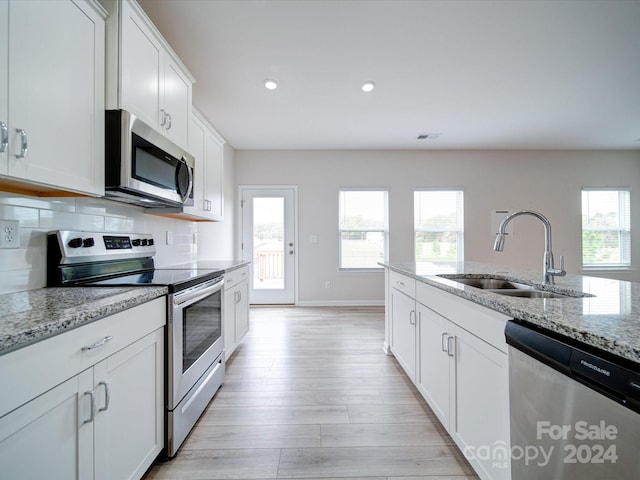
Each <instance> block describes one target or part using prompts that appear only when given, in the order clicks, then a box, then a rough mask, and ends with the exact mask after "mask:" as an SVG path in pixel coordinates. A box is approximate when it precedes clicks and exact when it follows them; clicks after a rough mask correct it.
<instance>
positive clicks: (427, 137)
mask: <svg viewBox="0 0 640 480" xmlns="http://www.w3.org/2000/svg"><path fill="white" fill-rule="evenodd" d="M440 135H442V134H441V133H421V134H420V135H418V140H435V139H436V138H440Z"/></svg>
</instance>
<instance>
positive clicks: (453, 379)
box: [381, 262, 640, 480]
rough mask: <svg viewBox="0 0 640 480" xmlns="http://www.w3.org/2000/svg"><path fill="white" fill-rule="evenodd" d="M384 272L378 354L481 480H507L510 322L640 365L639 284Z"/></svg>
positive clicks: (492, 270) (425, 270)
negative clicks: (403, 378)
mask: <svg viewBox="0 0 640 480" xmlns="http://www.w3.org/2000/svg"><path fill="white" fill-rule="evenodd" d="M381 265H383V266H384V267H385V305H386V309H385V343H384V346H383V347H384V350H385V352H386V353H388V354H393V355H394V357H395V358H396V360H397V361H398V363H399V364H400V366H401V367H402V368H403V370H404V371H405V373H406V374H407V375H408V377H409V378H410V379H411V381H412V382H413V383H414V385H415V386H416V388H417V389H418V391H419V392H420V393H421V394H422V396H423V397H424V399H425V400H426V401H427V403H428V404H429V406H430V407H431V409H432V410H433V412H434V414H435V415H436V416H437V417H438V419H439V420H440V422H441V423H442V425H443V427H444V428H445V429H446V430H447V432H448V433H449V434H450V435H451V437H452V439H453V440H454V441H455V443H456V445H458V447H459V448H460V450H461V451H462V452H463V454H464V455H465V457H466V458H467V460H468V461H469V463H470V464H471V465H472V466H473V468H474V469H475V471H476V472H477V474H478V475H479V476H480V478H482V479H504V480H506V479H509V478H511V455H509V452H510V449H511V442H510V414H509V412H510V401H509V385H510V369H509V365H510V352H509V348H508V346H507V343H506V339H505V334H504V330H505V326H506V325H507V322H508V321H509V320H517V321H518V322H521V323H523V324H529V325H530V326H533V327H534V328H540V329H542V331H544V330H546V331H548V332H552V334H555V335H559V336H560V337H561V338H564V339H566V341H567V343H569V342H573V344H574V345H580V346H582V348H583V349H584V350H588V349H590V348H591V349H597V350H598V351H600V352H606V353H605V355H609V356H610V358H616V359H618V362H619V363H620V364H623V365H627V366H631V368H633V369H635V370H637V368H638V363H640V335H639V334H640V331H639V328H638V327H639V326H640V320H639V319H640V304H639V303H638V301H637V299H638V298H640V284H634V283H630V282H623V281H617V280H610V279H603V278H595V277H587V276H579V275H567V276H564V277H560V278H556V282H555V283H554V284H544V283H543V282H542V274H541V273H538V272H532V271H529V270H522V269H515V268H510V267H504V266H496V265H490V264H483V263H476V262H460V263H439V264H431V263H424V264H423V263H412V262H408V263H384V264H382V263H381ZM634 299H636V302H635V303H634ZM585 345H586V346H585ZM594 351H595V350H594Z"/></svg>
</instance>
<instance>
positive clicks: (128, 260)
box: [47, 230, 225, 457]
mask: <svg viewBox="0 0 640 480" xmlns="http://www.w3.org/2000/svg"><path fill="white" fill-rule="evenodd" d="M155 252H156V249H155V245H154V240H153V237H152V236H151V235H149V234H123V233H117V234H113V233H99V232H82V231H71V230H60V231H56V232H50V233H49V235H48V249H47V286H83V287H87V286H92V287H93V286H95V287H99V286H128V285H135V286H143V285H153V286H158V285H163V286H166V287H167V289H168V291H169V295H168V297H167V298H168V300H167V301H168V303H167V312H168V318H167V328H166V336H165V337H166V356H165V357H166V369H165V375H166V383H165V385H166V422H165V426H166V428H165V437H166V442H165V448H166V453H167V456H169V457H173V456H174V455H175V454H176V452H177V450H178V448H179V447H180V445H181V444H182V442H183V441H184V439H185V438H186V436H187V435H188V433H189V431H190V430H191V428H192V427H193V425H194V424H195V422H196V421H197V420H198V418H199V417H200V415H201V414H202V412H203V411H204V409H205V408H206V406H207V405H208V404H209V402H210V401H211V399H212V398H213V396H214V394H215V393H216V391H217V390H218V388H220V386H221V385H222V381H223V378H224V370H225V357H224V344H223V337H222V286H223V283H224V279H223V276H222V274H221V271H220V270H197V269H191V268H188V269H175V268H170V269H169V268H167V269H163V268H155V267H154V261H153V255H154V254H155Z"/></svg>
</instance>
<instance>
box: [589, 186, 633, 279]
mask: <svg viewBox="0 0 640 480" xmlns="http://www.w3.org/2000/svg"><path fill="white" fill-rule="evenodd" d="M630 210H631V192H630V191H629V190H628V189H626V190H623V189H618V190H613V189H609V190H604V189H602V190H595V189H584V190H582V266H583V267H584V268H620V267H622V268H626V267H629V266H630V265H631V213H630Z"/></svg>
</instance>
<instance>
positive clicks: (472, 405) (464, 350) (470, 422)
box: [450, 327, 510, 479]
mask: <svg viewBox="0 0 640 480" xmlns="http://www.w3.org/2000/svg"><path fill="white" fill-rule="evenodd" d="M455 366H456V368H455V370H456V372H455V384H456V395H455V397H454V398H455V412H456V415H455V417H452V421H451V427H450V433H451V436H452V437H453V438H454V440H455V441H456V443H457V444H458V446H459V447H460V449H461V450H463V451H465V449H467V448H469V449H470V450H468V451H467V453H468V454H469V455H471V456H470V457H469V461H470V462H471V463H472V465H473V466H474V468H476V470H478V471H480V470H484V471H485V472H486V473H487V474H486V475H482V474H480V476H481V477H483V478H493V479H506V478H509V475H510V467H509V455H504V456H503V457H500V456H499V455H500V454H501V453H505V452H508V451H509V448H510V438H509V371H508V360H507V354H506V353H504V352H501V351H500V350H498V349H496V348H495V347H493V346H491V345H489V344H488V343H486V342H484V341H483V340H480V339H479V338H478V337H476V336H475V335H472V334H471V333H469V332H467V331H466V330H464V329H462V328H460V327H456V357H455ZM478 448H483V449H484V452H486V451H489V452H493V453H494V455H490V456H489V457H490V458H487V455H486V453H484V452H483V454H482V455H477V456H474V455H473V453H474V452H478Z"/></svg>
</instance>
